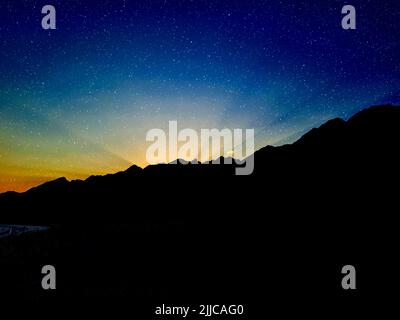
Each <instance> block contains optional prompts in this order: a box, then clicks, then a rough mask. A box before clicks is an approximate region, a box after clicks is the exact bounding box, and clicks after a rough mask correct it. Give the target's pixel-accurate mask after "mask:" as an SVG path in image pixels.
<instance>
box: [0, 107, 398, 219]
mask: <svg viewBox="0 0 400 320" xmlns="http://www.w3.org/2000/svg"><path fill="white" fill-rule="evenodd" d="M399 128H400V108H399V107H397V106H392V105H384V106H374V107H370V108H368V109H364V110H362V111H360V112H359V113H357V114H355V115H354V116H352V117H351V118H350V119H349V120H347V121H345V120H342V119H339V118H336V119H333V120H330V121H328V122H326V123H325V124H323V125H321V126H320V127H319V128H314V129H312V130H310V131H309V132H307V133H306V134H304V135H303V136H302V137H301V138H300V139H299V140H297V141H296V142H294V143H292V144H288V145H283V146H279V147H272V146H267V147H264V148H262V149H260V150H258V151H256V152H255V154H254V159H255V166H254V172H253V173H252V174H251V175H250V176H244V177H237V179H234V178H233V177H234V174H235V168H236V167H237V166H239V165H241V164H240V163H239V162H238V163H239V164H237V163H236V162H235V160H234V159H229V160H231V161H230V162H231V164H224V162H226V159H224V158H222V157H221V158H220V159H219V160H220V164H219V165H218V164H209V162H206V163H203V164H200V163H199V164H194V163H188V164H182V163H180V162H178V164H158V165H150V166H148V167H146V168H144V169H141V168H139V167H137V166H135V165H133V166H132V167H130V168H128V169H127V170H125V171H122V172H118V173H116V174H108V175H105V176H90V177H89V178H87V179H86V180H84V181H82V180H73V181H67V180H66V179H65V178H59V179H56V180H54V181H50V182H47V183H44V184H43V185H40V186H38V187H35V188H32V189H30V190H28V191H27V192H24V193H21V194H19V193H15V192H8V193H5V194H1V195H0V208H2V210H1V212H2V215H3V217H9V218H10V219H11V218H12V217H14V218H15V217H18V215H20V214H22V215H27V216H29V215H28V214H26V212H29V211H32V210H33V211H38V212H50V211H54V210H55V208H58V209H59V210H61V211H63V210H67V211H74V210H75V209H76V208H78V207H81V208H86V209H90V210H92V211H93V210H98V211H99V212H101V211H103V210H104V209H105V208H107V207H108V208H110V209H111V208H112V210H113V211H114V210H116V209H117V208H119V207H121V208H122V207H124V206H126V205H127V204H129V203H130V202H131V201H134V203H135V204H138V203H140V202H141V201H142V202H145V201H147V200H148V201H149V202H150V203H152V204H155V205H158V204H159V203H157V202H156V203H154V202H153V201H152V200H151V198H152V197H153V196H157V197H160V199H164V200H165V201H166V202H167V201H168V198H173V197H174V194H175V193H176V194H179V195H180V196H179V198H184V199H186V200H188V199H193V201H194V202H195V201H198V200H196V199H198V197H201V196H204V193H205V194H207V193H211V192H212V190H218V192H219V193H224V194H230V193H231V192H232V189H231V188H233V187H235V186H236V187H240V185H241V184H244V185H246V186H248V185H249V184H253V185H254V187H251V189H256V185H257V184H258V183H260V182H261V183H265V184H266V186H265V188H271V186H272V185H285V184H287V185H288V184H290V185H296V184H299V183H300V182H301V183H302V184H303V185H304V188H310V187H312V186H314V185H315V184H320V185H327V184H328V185H329V186H331V185H333V184H335V183H339V184H340V183H341V180H340V179H348V182H347V184H352V183H355V184H359V183H360V182H361V181H363V180H365V179H366V178H369V179H372V177H374V178H379V177H382V175H383V174H388V175H395V174H398V163H400V162H399V160H400V159H399V156H398V154H399V152H398V146H399V141H400V139H399V138H400V129H399ZM357 179H359V180H357ZM310 184H311V185H310ZM363 186H364V185H362V184H361V185H360V187H363ZM226 188H227V189H228V190H225V189H226ZM302 189H303V188H302ZM242 192H243V191H242ZM272 193H274V190H272ZM11 212H12V213H11Z"/></svg>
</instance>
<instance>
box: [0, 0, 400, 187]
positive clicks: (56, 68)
mask: <svg viewBox="0 0 400 320" xmlns="http://www.w3.org/2000/svg"><path fill="white" fill-rule="evenodd" d="M46 4H52V5H54V6H55V7H56V10H57V30H43V29H42V28H41V19H42V17H43V14H41V8H42V6H43V5H46ZM346 4H351V5H353V6H355V7H356V9H357V30H343V29H342V28H341V19H342V14H341V8H342V7H343V6H344V5H346ZM399 15H400V2H399V1H387V0H384V1H377V0H374V1H367V0H362V1H355V0H351V1H350V2H345V1H336V0H335V1H330V0H324V1H311V0H310V1H300V0H299V1H295V0H289V1H274V0H269V1H260V0H258V1H254V0H253V1H251V0H246V1H235V0H230V1H224V0H219V1H217V0H214V1H212V0H209V1H202V0H192V1H190V0H181V1H176V0H160V1H156V0H153V1H150V0H141V1H136V0H135V1H134V0H125V1H124V0H113V1H103V0H98V1H73V0H68V1H66V0H65V1H53V0H46V1H33V0H28V1H21V0H13V1H11V0H2V1H1V4H0V33H1V51H0V192H2V191H6V190H19V191H22V190H26V189H27V188H29V187H31V186H34V185H37V184H39V183H41V182H44V181H47V180H50V179H54V178H56V177H59V176H66V177H67V178H69V179H74V178H86V177H87V176H89V175H91V174H104V173H110V172H116V171H119V170H124V169H126V168H127V167H129V166H130V165H132V164H138V165H140V166H145V165H146V161H145V152H146V147H147V146H148V145H149V143H146V141H145V136H146V132H147V130H148V129H151V128H166V127H167V125H168V120H178V126H179V128H182V129H183V128H185V127H191V128H194V129H200V128H219V129H222V128H225V127H228V128H243V129H245V128H254V129H255V131H256V146H257V147H262V146H265V145H267V144H273V145H279V144H283V143H288V142H292V141H294V140H295V139H297V138H298V137H299V136H301V135H302V134H303V133H305V132H306V131H307V130H309V129H310V128H311V127H314V126H318V125H320V124H322V123H323V122H324V121H326V120H328V119H330V118H333V117H337V116H339V117H343V118H348V117H349V116H351V115H352V114H354V113H355V112H357V111H358V110H360V109H363V108H365V107H367V106H370V105H374V104H380V103H399V102H400V98H399V96H400V94H399V93H400V82H399V80H400V18H399Z"/></svg>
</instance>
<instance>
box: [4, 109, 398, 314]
mask: <svg viewBox="0 0 400 320" xmlns="http://www.w3.org/2000/svg"><path fill="white" fill-rule="evenodd" d="M399 141H400V108H398V107H393V106H377V107H372V108H369V109H366V110H364V111H361V112H360V113H358V114H356V115H354V116H353V117H352V118H350V119H349V120H348V121H344V120H341V119H334V120H331V121H329V122H327V123H326V124H324V125H322V126H321V127H320V128H317V129H313V130H311V131H310V132H308V133H307V134H305V135H304V136H303V137H302V138H301V139H299V140H298V141H297V142H295V143H293V144H291V145H285V146H281V147H270V146H268V147H265V148H263V149H261V150H259V151H257V152H256V153H255V171H254V173H253V174H252V175H250V176H234V166H230V165H220V166H218V165H208V164H204V165H191V164H189V165H158V166H152V167H148V168H146V169H140V168H138V167H135V166H134V167H131V168H129V169H128V170H127V171H125V172H120V173H117V174H114V175H108V176H104V177H90V178H88V179H87V180H86V181H72V182H68V181H67V180H66V179H63V178H61V179H58V180H56V181H52V182H49V183H46V184H44V185H42V186H39V187H37V188H34V189H32V190H30V191H28V192H26V193H23V194H16V193H7V194H3V195H0V212H1V213H0V215H1V219H2V221H4V223H6V222H7V223H11V222H13V223H17V222H18V223H21V224H27V223H31V224H46V225H48V224H54V225H53V228H52V229H51V230H50V231H48V232H44V233H42V234H40V235H39V234H31V235H29V234H27V235H24V236H20V237H16V238H8V239H3V240H1V241H0V250H1V251H0V254H1V255H2V260H1V267H2V268H3V270H5V271H3V272H1V273H0V278H1V279H0V280H2V283H4V284H8V286H7V288H8V290H9V291H7V292H8V293H9V294H10V295H12V294H16V295H20V294H21V293H23V294H25V295H27V296H35V297H41V298H43V299H48V298H52V299H58V298H60V297H69V298H71V297H74V299H89V301H93V300H95V301H97V300H100V301H103V302H105V304H107V303H112V302H113V303H115V302H117V303H124V302H130V303H133V301H148V302H149V301H150V302H154V301H159V302H160V301H161V302H162V303H167V302H168V301H172V302H175V303H180V302H182V301H186V302H192V303H194V302H199V303H200V302H201V303H210V302H213V303H236V304H238V303H245V304H246V303H248V304H249V305H250V306H251V309H252V310H258V311H260V310H259V308H261V307H260V306H262V305H263V304H262V303H263V301H266V300H268V302H269V303H270V308H271V310H273V309H277V310H281V312H283V313H285V312H286V313H288V315H290V314H292V313H293V314H299V313H302V311H305V310H308V311H312V310H314V311H315V310H317V309H318V308H323V307H324V308H332V307H333V306H336V307H335V308H336V309H335V310H336V312H337V313H338V314H341V311H342V309H341V308H342V307H341V306H343V308H346V310H350V309H351V306H352V305H355V306H359V305H360V304H365V303H366V302H368V301H370V302H372V301H377V299H378V300H379V299H385V301H387V302H390V299H391V296H392V295H391V294H390V290H389V289H390V288H391V286H392V285H393V284H395V283H397V282H396V281H397V280H398V276H397V272H394V271H395V270H396V268H397V267H398V264H397V262H396V260H397V259H396V257H395V255H394V252H395V250H396V247H397V243H399V239H398V238H399V236H398V223H397V222H396V220H397V219H396V216H397V214H398V201H397V200H396V199H398V196H397V193H398V181H399V180H398V179H399V163H400V162H399V160H400V159H399V152H398V148H399ZM110 222H112V223H110ZM114 222H116V223H115V224H114ZM118 223H119V224H118ZM46 263H50V264H51V263H54V264H55V265H57V268H58V269H57V270H58V275H59V276H58V277H59V287H58V289H57V292H56V293H48V292H43V291H42V290H40V286H39V282H40V277H38V276H37V273H38V270H40V266H41V265H43V264H46ZM345 264H353V265H355V266H356V268H357V270H358V279H359V282H358V284H359V288H358V291H356V292H353V293H349V292H344V291H343V290H342V289H341V287H340V281H341V277H342V275H341V274H340V271H341V267H342V266H343V265H345ZM382 266H384V268H385V272H386V274H387V275H390V279H389V280H387V281H382V280H381V278H380V274H379V270H380V268H382ZM392 271H393V272H392ZM10 274H12V275H14V276H15V275H16V274H17V275H21V277H16V278H15V277H14V278H13V277H11V278H10V277H9V275H10ZM5 275H7V276H5ZM10 279H14V280H10ZM15 279H17V280H15ZM377 294H378V296H377ZM90 299H92V300H90ZM310 301H312V303H311V302H310ZM338 301H339V302H338ZM314 302H315V303H314ZM288 304H289V305H291V306H292V307H293V308H289V309H288V308H286V307H287V305H288ZM142 307H143V305H142ZM143 310H144V312H145V313H146V312H147V311H146V310H147V309H146V308H145V307H143ZM295 310H296V312H295ZM308 315H310V313H308Z"/></svg>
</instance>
